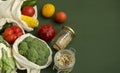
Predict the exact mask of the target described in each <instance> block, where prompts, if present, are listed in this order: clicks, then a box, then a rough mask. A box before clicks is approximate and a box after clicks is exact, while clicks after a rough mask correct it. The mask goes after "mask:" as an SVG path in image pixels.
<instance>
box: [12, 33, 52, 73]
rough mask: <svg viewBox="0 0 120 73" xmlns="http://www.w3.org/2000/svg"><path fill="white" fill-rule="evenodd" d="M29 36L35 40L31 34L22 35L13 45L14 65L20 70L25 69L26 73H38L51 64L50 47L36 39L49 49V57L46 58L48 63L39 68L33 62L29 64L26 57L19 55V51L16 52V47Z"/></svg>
mask: <svg viewBox="0 0 120 73" xmlns="http://www.w3.org/2000/svg"><path fill="white" fill-rule="evenodd" d="M29 36H31V37H32V38H36V37H35V36H33V35H31V34H29V33H28V34H24V35H22V36H21V37H19V38H18V39H17V40H16V41H15V43H14V44H13V56H14V58H15V61H16V64H17V68H18V69H20V70H25V69H27V73H40V70H41V69H44V68H46V67H48V66H49V65H50V64H51V62H52V51H51V49H50V47H49V46H48V45H47V43H46V42H44V41H43V40H41V39H38V38H37V39H38V40H39V41H42V42H44V44H46V46H47V47H48V48H49V52H50V54H49V56H48V61H47V62H46V63H45V65H43V66H40V65H37V64H35V63H33V62H31V61H30V60H28V59H27V58H26V57H24V56H22V55H21V54H20V53H19V50H18V45H19V44H20V43H21V42H22V41H23V40H24V39H25V38H27V37H29ZM39 57H41V56H39Z"/></svg>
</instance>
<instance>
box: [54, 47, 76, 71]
mask: <svg viewBox="0 0 120 73" xmlns="http://www.w3.org/2000/svg"><path fill="white" fill-rule="evenodd" d="M74 64H75V49H69V50H67V49H66V50H60V51H58V52H57V53H56V54H55V57H54V67H53V69H57V70H58V72H57V73H69V72H71V71H72V69H73V67H74Z"/></svg>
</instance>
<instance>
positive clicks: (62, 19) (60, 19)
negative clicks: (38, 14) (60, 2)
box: [54, 12, 67, 23]
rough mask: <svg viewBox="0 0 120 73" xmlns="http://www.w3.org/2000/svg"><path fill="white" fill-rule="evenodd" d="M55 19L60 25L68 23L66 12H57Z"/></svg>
mask: <svg viewBox="0 0 120 73" xmlns="http://www.w3.org/2000/svg"><path fill="white" fill-rule="evenodd" d="M54 19H55V21H56V22H58V23H63V22H65V21H66V19H67V15H66V13H65V12H57V13H56V15H55V18H54Z"/></svg>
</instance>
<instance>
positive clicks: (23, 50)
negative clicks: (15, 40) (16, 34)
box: [18, 42, 28, 56]
mask: <svg viewBox="0 0 120 73" xmlns="http://www.w3.org/2000/svg"><path fill="white" fill-rule="evenodd" d="M18 50H19V53H20V54H21V55H23V56H25V55H26V54H27V53H26V52H27V50H28V45H27V43H26V42H21V43H20V44H19V46H18Z"/></svg>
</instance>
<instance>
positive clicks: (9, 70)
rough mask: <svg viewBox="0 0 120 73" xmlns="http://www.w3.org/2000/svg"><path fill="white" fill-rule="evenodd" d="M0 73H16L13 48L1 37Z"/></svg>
mask: <svg viewBox="0 0 120 73" xmlns="http://www.w3.org/2000/svg"><path fill="white" fill-rule="evenodd" d="M0 73H16V68H15V61H14V59H13V56H12V51H11V46H10V45H9V44H8V43H7V42H6V41H5V40H4V39H3V38H2V36H0Z"/></svg>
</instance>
